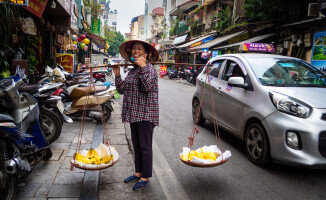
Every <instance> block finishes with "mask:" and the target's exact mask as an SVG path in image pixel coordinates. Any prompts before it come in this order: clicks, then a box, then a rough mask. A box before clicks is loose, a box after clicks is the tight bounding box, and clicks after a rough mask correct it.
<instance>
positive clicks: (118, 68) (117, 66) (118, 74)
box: [111, 64, 120, 76]
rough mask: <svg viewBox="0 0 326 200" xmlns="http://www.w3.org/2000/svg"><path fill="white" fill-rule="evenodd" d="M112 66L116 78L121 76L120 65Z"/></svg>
mask: <svg viewBox="0 0 326 200" xmlns="http://www.w3.org/2000/svg"><path fill="white" fill-rule="evenodd" d="M111 66H112V68H113V73H114V74H115V76H120V65H117V64H113V65H111Z"/></svg>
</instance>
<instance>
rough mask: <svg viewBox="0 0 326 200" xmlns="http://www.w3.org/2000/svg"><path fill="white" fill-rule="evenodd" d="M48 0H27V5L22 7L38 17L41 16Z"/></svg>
mask: <svg viewBox="0 0 326 200" xmlns="http://www.w3.org/2000/svg"><path fill="white" fill-rule="evenodd" d="M47 2H48V0H29V1H28V7H24V8H25V9H26V10H28V11H29V12H31V13H33V14H34V15H35V16H37V17H38V18H41V17H42V15H43V12H44V9H45V6H46V4H47Z"/></svg>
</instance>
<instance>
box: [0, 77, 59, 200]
mask: <svg viewBox="0 0 326 200" xmlns="http://www.w3.org/2000/svg"><path fill="white" fill-rule="evenodd" d="M18 76H19V75H18ZM16 80H17V82H16V83H15V81H14V79H13V78H8V79H2V80H1V81H0V107H1V114H0V157H1V159H0V197H1V199H5V200H9V199H10V200H11V199H15V196H16V194H17V191H16V182H17V177H18V176H24V175H26V174H27V173H29V172H31V171H32V169H33V167H34V166H35V165H36V164H37V163H38V162H39V161H40V160H41V159H42V158H44V159H49V158H51V157H52V151H51V149H50V147H49V143H48V141H47V139H46V137H45V136H44V135H43V133H42V130H41V128H40V122H39V107H38V104H37V101H36V100H35V98H33V97H32V96H31V95H30V94H27V93H19V92H18V88H19V87H20V86H21V85H22V84H23V80H22V79H20V77H17V79H16Z"/></svg>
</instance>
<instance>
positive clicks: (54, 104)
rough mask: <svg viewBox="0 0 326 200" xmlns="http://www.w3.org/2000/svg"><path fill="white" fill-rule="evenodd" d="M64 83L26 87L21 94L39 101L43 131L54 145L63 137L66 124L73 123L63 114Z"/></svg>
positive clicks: (21, 89)
mask: <svg viewBox="0 0 326 200" xmlns="http://www.w3.org/2000/svg"><path fill="white" fill-rule="evenodd" d="M61 85H62V83H47V84H44V85H37V84H32V85H24V86H23V87H21V88H20V89H19V91H20V92H27V93H29V94H31V95H32V96H33V97H34V98H36V99H37V101H38V104H39V107H40V121H41V129H42V131H43V133H44V135H45V136H46V138H47V140H48V141H49V142H50V143H52V142H54V141H55V140H57V139H58V137H59V136H60V135H61V131H62V126H63V123H64V122H68V123H72V122H73V120H72V119H71V118H70V117H68V116H67V115H65V114H64V113H63V111H64V105H63V103H62V98H61V96H60V94H61V93H62V91H63V89H59V88H60V87H61Z"/></svg>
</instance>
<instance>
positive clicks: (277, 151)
mask: <svg viewBox="0 0 326 200" xmlns="http://www.w3.org/2000/svg"><path fill="white" fill-rule="evenodd" d="M324 113H326V109H313V111H312V113H311V115H310V116H309V117H308V118H306V119H304V118H299V117H295V116H292V115H289V114H285V113H282V112H280V111H275V112H273V113H272V114H270V115H269V116H267V117H266V118H265V119H264V120H263V121H262V123H263V125H264V127H265V130H266V132H267V135H268V138H269V142H270V150H271V157H272V159H273V160H274V161H275V162H280V163H284V164H288V165H293V166H303V167H308V168H324V169H326V152H325V145H326V121H325V120H322V119H321V117H322V115H323V114H324ZM288 131H292V132H295V133H297V134H298V135H299V138H300V140H301V148H300V149H294V148H292V147H290V146H289V145H288V144H287V143H286V133H287V132H288ZM324 156H325V157H324Z"/></svg>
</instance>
